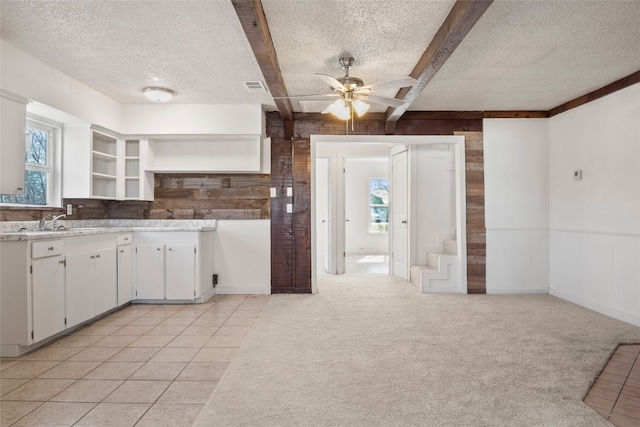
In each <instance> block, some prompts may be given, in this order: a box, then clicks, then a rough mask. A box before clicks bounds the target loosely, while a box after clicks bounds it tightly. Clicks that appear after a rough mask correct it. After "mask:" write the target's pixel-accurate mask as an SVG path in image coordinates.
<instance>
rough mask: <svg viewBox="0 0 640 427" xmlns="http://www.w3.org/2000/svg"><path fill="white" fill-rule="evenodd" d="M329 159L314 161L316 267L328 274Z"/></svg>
mask: <svg viewBox="0 0 640 427" xmlns="http://www.w3.org/2000/svg"><path fill="white" fill-rule="evenodd" d="M329 178H330V176H329V159H328V158H326V157H323V158H317V159H316V230H317V233H316V254H317V257H318V266H319V267H321V268H324V271H325V272H329V259H330V256H331V255H330V252H329V249H330V245H329V224H330V220H331V218H330V215H329V212H330V211H329V183H330V181H329Z"/></svg>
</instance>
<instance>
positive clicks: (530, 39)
mask: <svg viewBox="0 0 640 427" xmlns="http://www.w3.org/2000/svg"><path fill="white" fill-rule="evenodd" d="M638 70H640V1H617V0H616V1H604V0H598V1H584V0H581V1H560V2H557V1H528V2H525V1H495V2H494V3H493V4H492V5H491V6H490V7H489V9H487V11H486V12H485V14H484V15H483V16H482V18H481V19H480V20H479V21H478V23H477V24H476V25H475V26H474V27H473V29H472V30H471V32H470V33H469V34H468V35H467V37H465V39H464V40H463V41H462V43H461V44H460V46H458V48H457V49H456V50H455V51H454V53H453V55H451V57H450V58H449V60H448V61H447V62H446V63H445V64H444V66H443V67H442V68H441V69H440V71H439V72H438V73H437V74H436V75H435V77H434V78H433V80H432V81H431V82H430V83H429V84H428V85H427V87H426V88H425V90H424V91H423V92H422V93H421V95H420V97H419V98H418V99H417V100H416V102H414V103H413V104H412V105H411V107H410V110H460V109H466V110H476V111H482V110H549V109H551V108H553V107H556V106H558V105H561V104H563V103H565V102H567V101H570V100H572V99H575V98H577V97H579V96H582V95H584V94H586V93H589V92H592V91H593V90H596V89H599V88H601V87H603V86H606V85H608V84H609V83H612V82H614V81H616V80H618V79H621V78H622V77H625V76H628V75H629V74H632V73H634V72H636V71H638ZM461 107H462V108H461Z"/></svg>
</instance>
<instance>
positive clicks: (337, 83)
mask: <svg viewBox="0 0 640 427" xmlns="http://www.w3.org/2000/svg"><path fill="white" fill-rule="evenodd" d="M339 62H340V66H341V67H342V69H343V70H344V76H342V77H338V78H335V77H333V76H330V75H327V74H320V73H316V74H315V76H316V77H317V78H319V79H320V80H322V81H323V82H325V83H327V84H328V85H329V86H331V89H332V90H333V93H320V94H313V95H296V96H283V97H275V98H274V99H281V98H317V97H337V98H339V99H338V100H336V101H335V102H333V103H332V104H331V105H329V106H328V107H327V108H325V109H324V111H322V114H328V113H331V114H333V115H334V116H336V117H337V118H339V119H341V120H346V121H347V122H348V121H349V120H351V128H352V129H353V113H354V112H355V113H356V114H357V115H358V117H362V116H363V115H365V114H366V113H367V111H369V108H370V107H371V105H370V104H379V105H384V106H387V107H394V108H396V107H399V106H401V105H403V104H404V101H403V100H402V99H397V98H387V97H385V96H380V95H374V94H373V92H375V91H391V90H396V91H397V90H398V89H400V88H403V87H410V86H414V85H416V84H418V81H417V80H416V79H414V78H413V77H408V76H407V77H402V78H399V79H395V80H387V81H384V82H379V83H374V84H372V85H368V86H365V84H364V81H363V80H362V79H360V78H358V77H354V76H350V75H349V69H350V68H351V66H352V65H353V63H354V59H353V58H351V57H348V56H347V57H343V58H340V60H339Z"/></svg>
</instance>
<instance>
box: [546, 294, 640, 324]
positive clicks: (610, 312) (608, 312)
mask: <svg viewBox="0 0 640 427" xmlns="http://www.w3.org/2000/svg"><path fill="white" fill-rule="evenodd" d="M549 295H552V296H554V297H557V298H560V299H563V300H565V301H569V302H571V303H574V304H577V305H579V306H582V307H584V308H588V309H589V310H593V311H595V312H598V313H600V314H604V315H605V316H609V317H613V318H614V319H616V320H621V321H623V322H627V323H630V324H632V325H634V326H640V316H634V315H632V314H629V313H625V312H623V311H620V310H616V309H614V308H611V307H606V306H604V305H601V304H597V303H593V302H591V301H587V300H585V299H583V298H580V297H576V296H574V295H570V294H567V293H564V292H561V291H557V290H554V289H549Z"/></svg>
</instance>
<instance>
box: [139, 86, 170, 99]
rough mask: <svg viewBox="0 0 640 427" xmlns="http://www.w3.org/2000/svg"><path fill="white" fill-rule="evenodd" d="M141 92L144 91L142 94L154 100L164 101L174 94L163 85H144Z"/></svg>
mask: <svg viewBox="0 0 640 427" xmlns="http://www.w3.org/2000/svg"><path fill="white" fill-rule="evenodd" d="M142 92H143V93H144V96H146V97H147V98H149V99H150V100H152V101H156V102H166V101H168V100H170V99H171V98H173V95H175V94H176V93H175V92H174V91H172V90H171V89H167V88H164V87H145V88H144V89H142Z"/></svg>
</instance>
